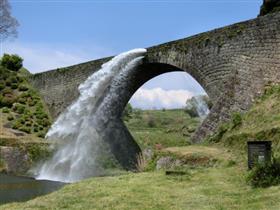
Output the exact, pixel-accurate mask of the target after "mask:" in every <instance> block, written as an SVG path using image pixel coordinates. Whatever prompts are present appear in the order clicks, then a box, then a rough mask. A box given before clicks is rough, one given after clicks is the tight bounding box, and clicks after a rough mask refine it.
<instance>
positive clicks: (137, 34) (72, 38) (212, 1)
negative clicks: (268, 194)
mask: <svg viewBox="0 0 280 210" xmlns="http://www.w3.org/2000/svg"><path fill="white" fill-rule="evenodd" d="M10 2H11V6H12V13H13V15H14V16H15V17H16V18H17V19H18V21H19V22H20V27H19V29H18V31H19V34H18V35H19V36H18V38H17V39H16V40H13V41H12V42H11V41H9V42H7V41H6V42H4V43H3V52H10V53H17V54H19V55H21V56H22V57H24V59H25V63H24V65H25V66H26V67H27V68H28V69H29V70H30V71H31V72H33V73H35V72H40V71H45V70H50V69H54V68H58V67H62V66H68V65H72V64H76V63H80V62H84V61H88V60H92V59H96V58H100V57H104V56H111V55H115V54H118V53H120V52H123V51H127V50H130V49H133V48H145V47H149V46H153V45H157V44H160V43H164V42H167V41H171V40H175V39H180V38H184V37H187V36H191V35H194V34H197V33H201V32H204V31H208V30H211V29H215V28H218V27H222V26H225V25H229V24H233V23H236V22H240V21H244V20H248V19H251V18H255V17H256V16H257V15H258V12H259V8H260V6H261V4H262V0H223V1H220V0H150V1H148V0H130V1H128V0H115V1H113V0H103V1H102V0H85V1H84V0H71V1H67V0H65V1H64V0H57V1H54V0H52V1H47V0H44V1H42V0H13V1H10ZM3 52H2V53H3ZM166 78H169V79H168V80H167V79H166ZM159 89H161V90H159ZM142 90H145V91H144V92H145V93H147V94H150V96H149V98H150V99H151V102H150V103H146V104H144V105H143V103H142V102H143V100H145V96H144V95H145V94H144V92H143V91H142V93H141V95H142V96H143V97H144V98H141V97H140V98H139V99H138V102H140V103H138V105H137V100H135V101H133V99H132V103H133V105H134V106H139V107H142V108H149V107H150V108H151V107H157V108H161V107H162V105H163V104H165V105H164V106H167V108H173V107H179V106H181V105H182V104H181V105H180V104H178V103H175V102H174V103H172V102H170V105H166V104H167V103H162V102H164V101H166V100H167V99H168V100H169V101H172V100H175V101H176V98H174V99H173V98H172V100H171V98H168V95H169V96H171V95H174V92H173V94H171V92H168V91H181V92H180V93H181V94H182V95H180V94H179V95H178V98H179V97H184V96H183V95H184V94H185V97H190V96H192V95H195V94H200V93H202V92H203V90H202V89H201V87H199V85H198V84H197V83H196V82H195V81H194V80H193V79H192V78H191V77H190V76H188V75H187V74H184V73H177V74H176V73H171V74H169V75H162V76H159V77H157V78H155V79H153V80H151V81H149V82H148V83H146V84H145V85H144V86H143V87H142ZM146 90H147V91H148V92H147V91H146ZM149 91H150V92H149ZM182 91H185V93H184V92H182ZM165 93H166V94H165ZM178 93H179V92H178ZM136 94H137V93H136ZM153 94H154V95H153ZM175 95H176V94H175ZM153 97H154V98H155V100H154V101H153ZM180 99H181V98H180ZM146 101H147V100H146ZM177 101H180V100H177ZM182 101H183V100H182ZM139 104H141V105H139Z"/></svg>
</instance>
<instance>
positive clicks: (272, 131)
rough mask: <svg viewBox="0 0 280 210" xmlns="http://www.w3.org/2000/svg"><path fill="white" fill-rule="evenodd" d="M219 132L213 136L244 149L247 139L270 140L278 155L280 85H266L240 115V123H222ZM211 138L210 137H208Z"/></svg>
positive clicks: (218, 140) (215, 138)
mask: <svg viewBox="0 0 280 210" xmlns="http://www.w3.org/2000/svg"><path fill="white" fill-rule="evenodd" d="M220 131H221V132H220V134H222V133H223V132H224V134H222V135H220V136H219V133H218V134H217V135H216V136H214V137H213V139H214V141H216V142H220V143H221V144H222V145H225V146H227V147H229V148H234V149H235V150H239V151H242V152H243V153H244V152H245V151H246V145H247V141H248V140H271V141H272V143H273V145H272V148H273V151H274V153H275V154H276V155H279V151H280V150H279V149H280V141H279V139H280V86H273V87H268V88H267V90H266V92H265V94H264V95H263V96H262V97H261V98H260V99H258V101H256V103H255V105H254V106H253V107H252V108H251V109H250V110H249V111H248V112H247V113H245V114H243V115H241V121H240V124H239V125H237V126H234V123H233V122H231V123H228V124H224V125H222V126H221V128H220ZM210 140H211V139H210Z"/></svg>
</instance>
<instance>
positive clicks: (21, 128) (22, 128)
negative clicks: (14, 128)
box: [19, 126, 31, 133]
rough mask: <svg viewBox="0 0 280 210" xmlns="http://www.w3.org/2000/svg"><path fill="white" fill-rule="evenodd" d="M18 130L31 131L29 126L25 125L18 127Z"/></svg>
mask: <svg viewBox="0 0 280 210" xmlns="http://www.w3.org/2000/svg"><path fill="white" fill-rule="evenodd" d="M19 130H20V131H23V132H25V133H31V128H29V127H26V126H22V127H20V128H19Z"/></svg>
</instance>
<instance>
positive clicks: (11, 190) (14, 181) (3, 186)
mask: <svg viewBox="0 0 280 210" xmlns="http://www.w3.org/2000/svg"><path fill="white" fill-rule="evenodd" d="M63 185H65V183H62V182H54V181H48V180H36V179H34V178H31V177H20V176H12V175H6V174H0V205H1V204H4V203H9V202H19V201H27V200H30V199H32V198H35V197H37V196H40V195H45V194H48V193H51V192H53V191H55V190H58V189H59V188H61V187H62V186H63Z"/></svg>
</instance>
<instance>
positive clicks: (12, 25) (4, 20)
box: [0, 0, 19, 41]
mask: <svg viewBox="0 0 280 210" xmlns="http://www.w3.org/2000/svg"><path fill="white" fill-rule="evenodd" d="M0 20H1V21H0V38H1V41H2V40H4V39H7V38H8V37H16V36H17V27H18V26H19V23H18V21H17V20H16V19H15V18H14V17H13V16H12V15H11V6H10V3H9V2H8V0H0Z"/></svg>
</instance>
